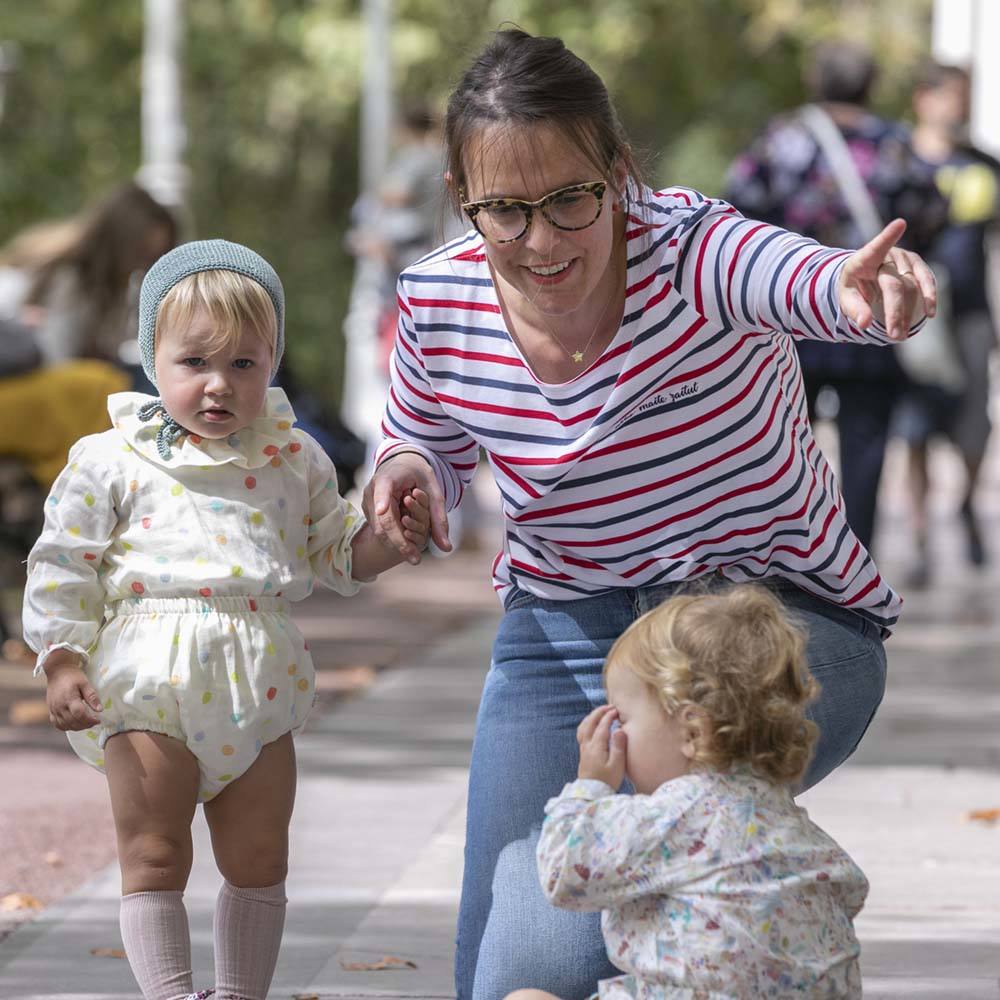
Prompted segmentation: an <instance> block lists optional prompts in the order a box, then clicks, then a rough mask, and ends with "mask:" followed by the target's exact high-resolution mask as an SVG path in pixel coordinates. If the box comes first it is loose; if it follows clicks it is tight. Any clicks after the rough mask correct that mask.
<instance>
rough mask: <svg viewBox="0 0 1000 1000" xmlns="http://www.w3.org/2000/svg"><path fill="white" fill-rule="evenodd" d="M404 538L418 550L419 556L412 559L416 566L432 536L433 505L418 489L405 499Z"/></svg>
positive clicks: (408, 494) (413, 490) (411, 491)
mask: <svg viewBox="0 0 1000 1000" xmlns="http://www.w3.org/2000/svg"><path fill="white" fill-rule="evenodd" d="M401 520H402V524H403V536H404V537H405V538H406V540H407V541H408V542H410V543H412V544H413V545H414V546H415V547H416V549H417V553H418V554H417V556H416V557H415V558H413V559H410V562H411V563H412V564H413V565H414V566H416V564H417V563H419V562H420V555H419V553H420V552H422V551H423V550H424V549H425V548H426V546H427V536H428V535H429V534H430V526H431V505H430V500H429V499H428V496H427V494H426V493H425V492H424V491H423V490H421V489H417V488H416V487H415V488H414V489H412V490H410V491H409V492H408V493H407V494H406V495H405V496H404V497H403V516H402V519H401Z"/></svg>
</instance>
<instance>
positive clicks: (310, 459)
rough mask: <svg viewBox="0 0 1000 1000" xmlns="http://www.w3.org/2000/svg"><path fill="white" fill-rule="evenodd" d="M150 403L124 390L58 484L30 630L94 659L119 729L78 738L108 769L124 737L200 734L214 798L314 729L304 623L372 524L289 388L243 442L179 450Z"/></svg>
mask: <svg viewBox="0 0 1000 1000" xmlns="http://www.w3.org/2000/svg"><path fill="white" fill-rule="evenodd" d="M148 401H149V397H148V396H144V395H141V394H139V393H118V394H116V395H114V396H111V397H110V399H109V401H108V409H109V412H110V413H111V419H112V422H113V423H114V429H113V430H110V431H106V432H105V433H103V434H96V435H92V436H91V437H87V438H83V439H82V440H81V441H79V442H77V444H76V445H74V447H73V449H72V450H71V452H70V463H69V465H68V466H67V467H66V469H64V470H63V472H62V473H61V474H60V476H59V478H58V479H57V480H56V482H55V485H54V486H53V487H52V492H51V494H50V495H49V498H48V501H47V502H46V505H45V527H44V529H43V531H42V534H41V536H40V538H39V539H38V542H36V544H35V547H34V548H33V549H32V552H31V555H30V556H29V559H28V583H27V587H26V589H25V600H24V635H25V640H26V641H27V642H28V644H29V645H30V646H31V647H32V648H33V649H36V650H41V653H40V655H39V657H38V664H37V666H36V672H38V671H39V670H41V668H42V666H43V664H44V663H45V660H46V658H47V657H48V655H49V654H50V652H51V651H52V650H54V649H60V648H61V649H70V650H73V651H74V652H77V653H79V654H80V656H81V657H82V659H83V660H84V663H85V669H86V672H87V676H88V678H89V680H90V682H91V683H92V684H93V685H94V687H95V689H96V690H97V693H98V695H99V696H100V698H101V701H102V703H103V706H104V708H103V711H102V712H101V723H100V725H99V726H95V727H94V728H93V729H89V730H86V731H84V732H78V733H71V734H69V739H70V742H71V744H72V746H73V748H74V750H76V752H77V753H78V754H79V755H80V756H81V757H82V758H83V759H84V760H85V761H87V762H88V763H89V764H93V765H94V766H95V767H102V766H103V761H104V746H105V744H106V743H107V740H108V739H109V738H111V737H112V736H114V735H115V734H116V733H120V732H124V731H126V730H145V731H148V732H155V733H163V734H165V735H167V736H171V737H174V738H175V739H179V740H183V741H184V743H185V744H186V745H187V746H188V748H189V749H190V750H191V752H192V753H193V754H194V755H195V757H196V758H197V759H198V762H199V764H200V767H201V788H200V797H201V799H202V800H207V799H210V798H211V797H212V796H213V795H216V794H218V792H219V791H221V790H222V789H223V788H225V787H226V785H227V784H228V783H230V782H231V781H234V780H236V779H237V778H238V777H239V776H240V775H241V774H243V773H244V772H245V771H246V769H247V768H248V767H249V766H250V765H251V764H252V763H253V761H254V760H255V759H256V757H257V755H258V754H259V753H260V749H261V747H262V746H263V745H264V744H266V743H269V742H271V741H272V740H276V739H278V738H279V737H280V736H282V735H283V734H284V733H286V732H290V731H292V730H295V729H297V728H298V727H299V726H301V725H302V723H303V722H304V721H305V718H306V715H307V714H308V712H309V708H310V706H311V705H312V702H313V698H314V694H315V690H314V688H315V684H314V674H313V665H312V661H311V659H310V656H309V652H308V649H307V646H306V644H305V641H304V640H303V638H302V636H301V634H300V633H299V631H298V629H297V628H296V627H295V625H294V624H293V623H292V621H291V619H290V618H289V617H288V608H289V603H290V602H294V601H298V600H302V599H303V598H304V597H307V596H308V595H309V594H310V593H311V592H312V589H313V585H314V583H315V582H316V581H319V582H321V583H323V584H325V585H326V586H328V587H332V588H333V589H334V590H336V591H337V592H338V593H341V594H344V595H349V594H353V593H355V592H356V591H357V589H358V586H359V585H358V583H357V582H356V581H354V580H353V579H352V578H351V540H352V539H353V537H354V535H355V534H356V533H357V532H358V530H360V528H361V527H362V526H363V525H364V520H363V518H362V517H361V516H360V515H359V514H358V513H357V511H356V510H354V508H353V507H352V506H351V505H350V504H348V503H347V502H346V501H345V500H344V499H343V498H342V497H341V496H340V495H339V493H338V492H337V478H336V470H335V469H334V467H333V463H332V462H331V461H330V459H329V458H328V457H327V455H326V454H325V453H324V452H323V450H322V449H321V448H320V446H319V445H318V444H317V443H316V442H315V441H314V440H313V439H312V438H311V437H309V435H308V434H304V433H302V432H301V431H299V430H297V429H295V428H294V426H293V425H294V422H295V415H294V413H293V412H292V408H291V406H290V404H289V403H288V400H287V398H286V397H285V394H284V392H283V391H282V390H281V389H277V388H272V389H269V390H268V393H267V400H266V403H265V407H264V410H263V412H262V413H261V415H260V416H259V417H258V418H257V419H256V420H255V421H254V422H253V423H252V424H251V425H250V426H249V427H245V428H243V429H242V430H240V431H237V432H236V433H235V434H231V435H230V436H229V437H228V438H225V439H220V440H208V439H203V438H201V437H198V436H197V435H194V434H189V435H185V436H184V437H183V438H182V439H181V440H180V441H179V442H177V443H176V444H175V445H174V446H173V447H172V448H171V451H170V455H169V456H168V457H166V458H164V457H163V456H161V455H160V454H159V452H158V450H157V447H156V435H157V433H158V430H159V428H158V427H157V425H156V424H155V423H153V424H147V423H143V422H141V421H140V420H139V419H138V417H137V411H138V410H139V409H140V408H141V407H142V406H143V405H144V404H146V403H147V402H148Z"/></svg>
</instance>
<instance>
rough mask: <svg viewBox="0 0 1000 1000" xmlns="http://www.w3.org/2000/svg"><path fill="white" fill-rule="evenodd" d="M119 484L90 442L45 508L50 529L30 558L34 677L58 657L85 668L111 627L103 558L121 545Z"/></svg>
mask: <svg viewBox="0 0 1000 1000" xmlns="http://www.w3.org/2000/svg"><path fill="white" fill-rule="evenodd" d="M120 501H121V493H120V476H119V474H118V473H117V472H116V471H115V470H114V469H111V468H109V467H108V465H107V463H106V462H104V461H102V460H101V459H100V457H99V456H97V455H96V454H95V453H94V452H93V450H92V449H90V448H88V446H87V441H86V439H84V440H83V441H79V442H77V444H75V445H74V446H73V448H72V449H71V450H70V454H69V464H68V465H67V466H66V468H65V469H63V471H62V472H61V473H60V474H59V476H58V478H57V479H56V481H55V483H54V484H53V486H52V491H51V492H50V493H49V496H48V499H47V500H46V503H45V524H44V527H43V528H42V533H41V535H40V536H39V538H38V541H36V542H35V544H34V547H33V548H32V550H31V553H30V555H29V556H28V579H27V584H26V586H25V590H24V610H23V627H24V641H25V642H26V643H27V644H28V645H29V646H30V647H31V648H32V649H33V650H35V652H37V653H38V659H37V661H36V665H35V674H36V675H37V674H38V673H40V672H41V670H42V667H43V666H44V664H45V661H46V660H47V659H48V657H49V654H50V653H51V652H52V650H54V649H69V650H72V651H73V652H75V653H79V654H80V656H81V657H82V659H83V661H84V663H86V661H87V659H88V656H89V653H88V651H89V649H90V648H91V646H93V644H94V640H95V639H96V638H97V633H98V631H99V630H100V627H101V624H102V623H103V621H104V599H105V590H104V584H103V582H102V580H101V565H102V561H103V558H104V553H105V551H106V550H107V548H108V546H109V545H110V544H111V543H112V541H113V539H114V534H115V529H116V527H117V525H118V508H119V504H120Z"/></svg>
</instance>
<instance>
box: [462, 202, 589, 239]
mask: <svg viewBox="0 0 1000 1000" xmlns="http://www.w3.org/2000/svg"><path fill="white" fill-rule="evenodd" d="M540 210H541V212H542V213H543V214H544V215H545V217H546V218H547V219H548V220H549V221H550V222H551V223H552V224H553V225H554V226H557V227H558V228H560V229H586V228H587V226H590V225H592V224H593V223H594V222H596V221H597V217H598V215H600V213H601V199H600V198H598V197H597V194H596V192H594V191H568V192H566V193H565V194H560V195H557V196H556V197H555V198H553V199H552V200H551V201H547V202H545V203H544V204H543V205H541V206H540ZM476 224H477V226H478V228H479V232H480V233H482V235H483V236H485V237H486V238H487V239H492V240H512V239H516V238H517V237H518V236H520V235H521V234H522V233H523V232H524V231H525V230H526V229H527V228H528V210H527V209H526V208H524V207H523V206H521V205H493V206H490V207H488V208H483V209H481V210H480V211H479V212H478V213H477V214H476Z"/></svg>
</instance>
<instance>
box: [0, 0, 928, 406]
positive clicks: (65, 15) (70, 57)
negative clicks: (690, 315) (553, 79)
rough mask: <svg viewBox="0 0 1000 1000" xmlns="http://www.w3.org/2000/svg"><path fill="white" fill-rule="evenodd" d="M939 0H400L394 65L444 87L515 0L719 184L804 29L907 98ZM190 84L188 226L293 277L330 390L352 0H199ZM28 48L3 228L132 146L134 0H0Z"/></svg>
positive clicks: (784, 81) (331, 394)
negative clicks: (850, 52)
mask: <svg viewBox="0 0 1000 1000" xmlns="http://www.w3.org/2000/svg"><path fill="white" fill-rule="evenodd" d="M930 6H931V0H897V2H896V3H894V4H872V3H868V2H862V0H698V2H693V0H573V2H569V0H565V2H553V0H461V2H459V3H456V2H454V0H395V3H394V26H393V33H392V39H391V45H392V56H393V63H394V72H395V87H396V91H397V93H399V94H422V95H425V96H427V97H429V98H431V100H432V101H433V102H435V103H436V104H437V105H438V106H439V107H442V108H443V105H444V102H445V100H446V98H447V94H448V92H449V90H450V88H451V87H452V86H453V85H454V83H455V82H456V80H457V79H458V77H459V76H460V75H461V72H462V70H463V68H464V66H465V64H466V63H467V62H468V61H469V59H470V58H471V57H472V56H473V55H474V54H475V53H476V52H477V51H478V50H479V48H480V47H481V46H482V45H483V44H484V42H485V41H486V40H487V37H488V35H489V33H490V32H491V31H493V30H495V29H496V28H497V27H499V26H500V25H501V24H503V23H504V22H508V23H514V24H517V25H518V26H520V27H522V28H524V29H525V30H528V31H532V32H538V33H545V34H557V35H560V36H562V37H563V38H564V39H565V40H566V42H567V44H568V45H569V46H570V47H571V48H573V49H574V50H575V51H576V52H577V53H578V54H579V55H580V56H582V57H583V58H584V59H586V60H588V61H589V62H590V63H591V64H592V65H593V66H594V67H595V69H597V71H598V72H599V73H600V74H601V75H602V76H603V77H604V79H605V81H606V82H607V84H608V86H609V88H610V89H611V91H612V93H613V94H614V95H615V97H616V102H617V104H618V107H619V111H620V113H621V116H622V118H623V120H624V122H625V124H626V127H627V129H628V131H629V133H630V135H631V136H632V138H633V140H634V143H635V145H636V147H637V150H638V151H639V152H640V154H644V160H645V163H646V167H647V169H646V173H647V176H648V178H649V179H650V180H651V181H654V182H656V183H661V184H663V183H682V184H689V185H691V186H695V187H699V188H701V189H702V190H705V191H707V192H709V193H712V192H716V191H718V190H719V188H720V186H721V183H722V178H723V174H724V171H725V168H726V165H727V164H728V162H729V161H730V159H731V158H732V156H733V155H734V154H735V153H736V152H737V151H738V150H739V149H740V147H741V146H742V145H743V144H744V143H746V141H747V140H748V139H749V138H750V136H751V135H752V134H753V133H754V132H755V131H756V129H758V128H759V127H760V125H761V124H762V123H763V122H764V120H765V119H766V118H767V117H768V116H769V115H771V114H773V113H774V112H775V111H777V110H780V109H781V108H784V107H788V106H790V105H793V104H795V103H797V102H798V101H799V100H801V98H802V87H801V82H800V81H801V67H802V65H803V62H804V58H805V54H806V53H807V51H808V48H809V47H810V46H811V45H812V44H813V43H814V42H816V41H817V40H818V39H821V38H824V37H829V36H830V35H836V36H839V37H844V36H845V35H846V36H848V37H853V38H855V39H858V40H863V41H868V42H869V44H871V45H872V46H873V47H874V48H875V50H876V52H877V53H878V54H879V56H880V57H881V59H882V62H883V65H884V73H883V79H882V85H881V89H880V91H879V95H878V97H879V101H878V103H879V106H880V107H881V108H882V110H884V111H887V112H889V113H902V112H903V111H904V110H905V107H906V94H907V87H908V76H909V69H910V67H911V66H912V64H913V62H914V60H915V59H917V58H918V57H919V56H920V55H921V54H922V53H923V52H924V51H925V50H926V47H927V42H928V37H929V12H930ZM182 9H183V10H184V14H185V18H186V31H185V46H186V47H185V67H184V88H185V108H186V114H187V126H188V141H189V146H188V163H189V165H190V168H191V191H190V204H191V217H192V219H193V223H194V229H193V232H191V233H189V234H188V235H190V236H214V235H225V236H227V237H228V238H231V239H235V240H240V241H242V242H246V243H248V244H250V245H252V246H254V247H256V248H258V249H259V250H260V251H261V252H262V253H264V254H265V255H266V256H267V257H269V258H270V259H271V260H272V261H273V262H274V264H275V266H276V267H277V268H278V270H279V272H280V273H281V274H282V277H283V279H284V281H285V285H286V291H287V297H288V327H289V345H290V348H289V350H290V359H291V363H292V364H293V366H294V367H295V369H296V371H297V373H298V374H299V375H300V376H301V377H302V378H304V379H305V380H306V381H307V382H309V383H311V384H312V385H313V386H314V387H315V388H317V389H319V390H320V391H321V392H322V393H323V395H324V396H325V397H326V398H328V399H331V401H333V400H335V399H336V398H337V397H339V390H340V375H339V373H340V371H341V370H342V338H341V334H340V330H341V325H342V322H343V317H344V313H345V309H346V303H347V296H348V291H349V287H350V281H351V274H352V261H351V258H350V257H349V256H348V254H347V253H346V252H345V250H344V248H343V236H344V233H345V231H346V228H347V220H348V213H349V210H350V206H351V204H352V202H353V200H354V198H355V196H356V193H357V187H358V168H357V159H358V108H359V95H360V86H361V69H362V59H363V57H364V37H363V27H362V23H361V13H360V4H359V0H208V2H195V0H189V2H187V3H186V4H183V5H182ZM0 32H2V34H3V36H4V37H3V40H5V41H8V40H9V41H14V42H16V43H17V44H18V45H19V46H20V50H21V65H20V69H19V72H18V74H17V75H16V77H15V78H14V79H13V81H12V83H11V85H10V87H9V88H8V94H7V100H6V106H5V117H4V119H3V121H2V122H0V242H3V241H4V240H6V239H7V238H8V237H9V236H11V235H12V234H13V233H15V232H16V231H17V230H18V229H20V228H21V227H23V226H25V225H27V224H29V223H32V222H36V221H40V220H42V219H47V218H53V217H57V216H60V215H65V214H69V213H71V212H74V211H76V210H77V209H78V208H79V207H80V206H81V205H83V204H85V203H86V202H88V201H90V200H92V199H93V198H94V197H96V196H97V195H99V194H100V193H102V192H103V191H104V190H106V189H107V188H109V187H111V186H112V185H114V184H116V183H118V182H120V181H122V180H124V179H126V178H128V177H130V176H132V174H133V173H134V172H135V170H136V169H137V167H138V166H139V160H140V144H139V115H140V91H139V84H140V65H141V50H142V4H141V3H139V2H138V0H103V2H102V3H99V4H98V3H94V2H92V0H35V2H33V3H30V4H13V3H11V4H7V5H6V6H5V10H4V19H3V22H2V25H0Z"/></svg>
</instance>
